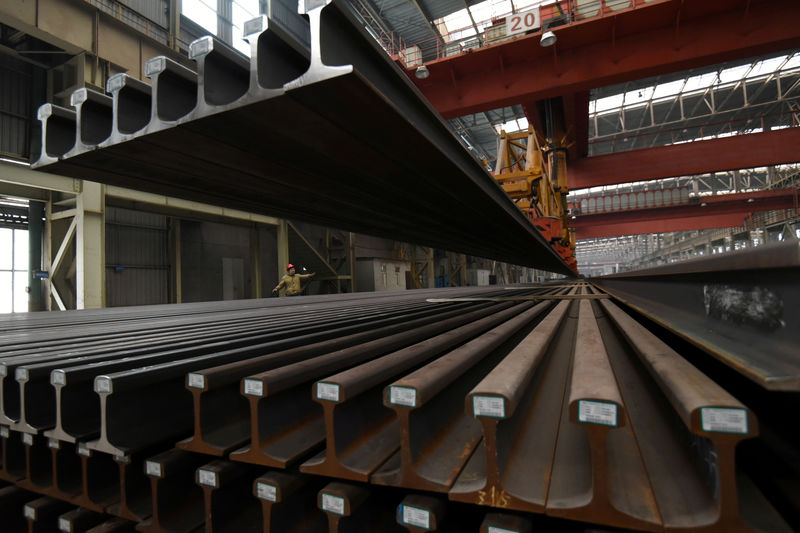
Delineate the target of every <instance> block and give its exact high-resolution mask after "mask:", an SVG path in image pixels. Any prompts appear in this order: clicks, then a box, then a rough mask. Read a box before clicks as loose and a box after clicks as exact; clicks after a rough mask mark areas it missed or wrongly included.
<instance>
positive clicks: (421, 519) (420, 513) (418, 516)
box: [400, 505, 431, 529]
mask: <svg viewBox="0 0 800 533" xmlns="http://www.w3.org/2000/svg"><path fill="white" fill-rule="evenodd" d="M400 507H402V512H401V514H400V516H401V518H402V520H403V523H404V524H408V525H409V526H417V527H424V528H425V529H428V528H429V527H431V513H430V512H429V511H427V510H425V509H420V508H418V507H411V506H410V505H401V506H400Z"/></svg>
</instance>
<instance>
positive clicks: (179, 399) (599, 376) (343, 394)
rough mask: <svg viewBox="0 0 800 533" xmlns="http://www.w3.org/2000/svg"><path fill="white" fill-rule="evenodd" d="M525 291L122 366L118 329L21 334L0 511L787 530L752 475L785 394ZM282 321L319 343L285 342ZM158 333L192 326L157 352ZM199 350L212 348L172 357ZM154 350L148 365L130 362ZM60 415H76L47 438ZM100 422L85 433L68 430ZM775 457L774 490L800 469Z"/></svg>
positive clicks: (363, 308) (603, 311)
mask: <svg viewBox="0 0 800 533" xmlns="http://www.w3.org/2000/svg"><path fill="white" fill-rule="evenodd" d="M514 289H515V290H513V291H509V290H505V289H499V288H485V289H484V288H480V289H479V288H463V289H448V290H438V291H409V292H408V293H400V294H397V295H381V296H370V297H366V298H356V297H351V298H343V299H341V300H339V299H336V298H333V297H328V298H322V297H317V298H314V299H308V300H306V302H309V303H308V304H307V305H303V307H302V308H296V307H295V306H296V305H297V304H296V303H295V302H291V304H289V303H288V302H287V306H284V305H281V304H282V302H278V303H277V304H269V305H265V306H260V305H259V303H258V302H250V303H247V304H246V305H244V306H242V307H237V306H236V305H233V304H231V305H229V306H220V307H219V308H217V310H216V312H215V313H203V312H201V311H200V309H199V308H196V307H187V310H188V311H190V312H189V313H187V317H189V318H181V319H178V318H177V317H178V315H180V313H179V311H178V309H179V308H180V306H177V307H176V308H173V309H169V308H166V309H165V308H158V309H157V308H149V309H147V310H140V311H139V312H132V311H126V312H124V313H123V312H120V313H119V315H118V316H117V320H114V321H113V323H115V324H117V325H118V326H121V327H120V337H121V338H122V339H123V342H122V343H121V344H124V345H125V347H124V348H121V349H120V350H119V357H118V358H114V357H112V356H111V355H112V354H111V351H112V350H110V347H111V346H113V342H114V336H113V334H111V332H110V331H109V326H110V325H111V321H110V318H111V317H106V318H107V320H106V321H100V322H98V323H97V324H91V322H92V320H94V316H96V315H93V314H92V313H89V314H87V318H86V320H84V321H82V320H81V319H80V318H79V317H80V315H68V316H65V317H63V320H56V319H53V318H48V319H46V320H45V319H42V323H41V324H40V329H38V330H37V329H35V328H32V327H29V326H30V325H31V324H32V323H33V322H35V321H33V322H28V327H22V324H23V322H20V321H18V320H16V319H15V320H12V321H11V322H12V323H14V324H16V327H15V328H14V329H15V332H14V333H12V336H13V337H14V340H13V343H12V346H13V347H12V349H11V350H10V352H11V355H9V356H7V357H0V362H4V363H6V366H5V368H11V369H13V372H12V374H13V375H14V377H20V378H22V379H21V380H16V379H15V380H12V381H13V382H15V383H17V384H18V386H19V388H18V391H17V400H18V413H19V414H18V415H17V416H18V418H17V419H16V420H15V421H12V423H11V424H0V445H1V447H0V450H1V451H2V453H1V454H0V461H1V462H0V483H12V484H13V485H14V487H13V490H9V487H6V488H2V487H0V513H2V512H5V511H3V510H4V509H6V508H8V509H17V510H18V511H19V512H24V508H23V505H22V504H19V502H24V503H28V502H30V501H34V500H38V499H40V498H43V497H44V498H48V500H42V501H47V502H49V501H53V502H61V503H63V504H64V505H65V506H66V507H63V509H62V513H61V514H63V513H72V514H71V515H69V517H72V516H75V517H87V518H85V519H86V520H88V521H91V522H93V523H94V525H93V527H95V528H102V527H105V528H108V529H107V530H108V531H114V530H120V531H125V530H128V531H129V530H131V528H132V527H133V526H134V525H135V527H136V529H137V530H138V531H142V532H148V533H149V532H152V533H155V532H169V533H195V532H197V531H209V532H218V531H237V532H238V531H254V532H257V531H276V532H281V533H284V532H285V533H314V532H317V531H323V532H324V531H336V532H347V531H355V532H359V533H360V532H364V531H367V532H369V531H374V532H380V533H385V532H387V531H389V532H391V531H398V532H399V531H414V532H417V531H442V532H452V533H462V532H469V531H475V532H477V531H486V532H487V533H488V532H491V533H497V532H502V533H505V532H507V531H512V532H517V533H526V532H529V531H531V530H533V529H543V530H555V529H557V530H564V531H572V530H574V531H582V530H583V528H587V527H588V528H597V527H603V526H605V527H619V528H625V529H631V530H637V531H678V530H681V531H710V532H714V531H718V532H728V531H752V530H760V531H770V532H772V531H776V532H782V531H790V530H791V529H790V527H789V525H788V524H787V519H786V518H785V517H786V516H790V515H791V509H790V510H789V515H787V514H786V513H787V507H786V506H787V503H786V501H781V500H773V499H772V498H775V497H776V496H775V494H776V493H775V492H771V490H772V488H774V487H771V486H770V485H769V483H767V484H764V479H763V477H764V476H760V477H759V475H758V470H757V468H756V470H754V469H753V468H754V467H753V465H758V464H759V463H758V462H755V463H753V464H743V461H744V459H743V457H747V458H748V460H750V461H752V460H753V459H752V458H753V454H754V453H758V451H759V450H761V449H762V447H763V446H766V445H767V444H769V445H772V443H773V440H774V434H775V431H776V426H775V423H776V422H775V416H774V415H772V414H770V413H769V412H768V411H764V410H763V409H764V405H771V404H770V403H769V401H767V400H769V398H772V396H765V397H756V399H755V400H754V399H753V398H754V397H753V396H752V394H751V393H750V392H747V391H741V389H739V388H738V387H734V388H731V387H730V386H729V385H728V384H727V381H720V382H716V381H715V380H714V379H712V378H711V377H709V375H707V374H705V373H704V372H702V371H701V370H699V369H698V368H697V367H696V366H695V365H693V364H692V363H691V362H690V360H689V359H688V358H687V357H685V354H684V351H685V347H683V346H682V345H680V346H676V347H673V346H672V345H671V344H668V343H667V342H666V340H662V339H661V338H660V337H659V336H657V335H656V334H655V333H653V332H651V331H650V329H649V328H648V327H646V326H647V324H646V323H643V322H640V317H638V316H635V315H632V314H630V312H629V311H627V310H626V308H624V307H623V306H622V304H621V303H618V302H617V301H615V300H614V299H613V298H608V297H598V296H602V295H601V294H600V291H599V289H596V288H595V287H593V286H592V285H591V284H589V283H587V282H584V281H578V282H574V283H560V284H543V285H537V286H528V287H523V286H520V287H514ZM273 305H274V306H275V307H274V308H273ZM287 309H297V310H298V312H300V313H305V315H304V316H307V317H308V318H307V319H305V320H307V321H310V322H311V324H309V327H310V328H311V329H310V330H306V329H303V328H301V330H300V331H288V330H287V329H286V328H285V327H284V324H285V322H284V321H283V320H282V319H281V316H282V315H283V314H285V311H286V310H287ZM301 309H302V310H301ZM192 310H194V311H197V312H192ZM292 312H293V313H294V312H295V311H292ZM260 313H263V316H261V317H258V315H259V314H260ZM112 314H113V313H112ZM148 314H150V317H148ZM155 316H158V317H173V318H168V319H167V320H169V321H170V324H169V326H167V329H164V330H163V331H158V332H150V331H148V328H147V327H146V326H145V325H146V324H149V323H150V322H151V321H152V320H153V317H155ZM212 317H215V319H214V318H212ZM315 317H316V318H315ZM128 321H130V322H131V323H128ZM237 321H241V323H242V324H243V325H245V324H246V326H245V327H250V328H258V331H251V332H249V334H245V335H244V337H242V335H243V329H242V328H237V327H236V324H237ZM133 323H136V324H138V326H133V325H132V324H133ZM65 324H70V325H71V327H74V326H75V325H80V328H81V330H82V331H84V332H85V333H86V335H85V339H84V340H83V342H81V339H79V338H78V337H77V336H75V337H73V338H71V340H70V341H69V348H68V349H67V351H66V352H64V353H62V352H59V351H58V350H57V347H56V345H55V344H50V340H47V339H51V338H52V337H51V333H52V331H53V330H60V329H61V328H63V327H65ZM217 326H218V327H217ZM204 328H205V329H208V330H209V332H210V333H209V336H208V337H207V338H208V339H212V340H211V341H209V342H208V343H207V346H210V347H209V348H208V349H201V348H192V350H198V351H191V350H190V351H189V352H187V356H186V357H183V358H178V359H172V360H170V359H169V358H168V356H164V357H159V354H170V353H180V349H179V348H174V346H175V345H176V343H180V342H183V341H181V340H179V341H175V340H174V338H173V336H176V337H180V336H181V335H184V334H185V336H186V337H187V338H189V337H191V336H192V335H202V334H203V333H202V331H203V329H204ZM37 331H40V332H41V333H42V337H43V339H45V340H43V341H41V342H42V343H43V345H42V346H41V349H42V350H43V352H42V355H41V356H40V357H41V358H42V359H44V360H37V359H36V353H35V352H36V346H37V344H38V342H40V341H38V340H37V338H36V332H37ZM22 332H25V341H24V342H20V340H21V337H20V335H21V334H22ZM170 332H171V333H172V334H173V335H170V334H169V333H170ZM95 333H97V334H96V335H95ZM226 334H228V335H230V337H231V338H232V339H233V342H242V345H241V347H240V348H234V349H227V348H226V347H225V346H223V345H224V338H225V335H226ZM140 337H141V338H140ZM204 338H205V337H204ZM242 338H247V339H250V341H251V343H252V344H247V342H245V341H243V340H242ZM84 343H86V344H85V345H84ZM142 343H148V344H147V346H149V347H150V348H151V349H152V353H145V354H133V353H130V351H129V350H136V349H138V348H141V347H142V346H144V344H142ZM216 344H219V346H216ZM212 345H214V346H212ZM159 346H161V348H159ZM23 350H24V351H25V352H26V353H21V351H23ZM102 350H109V353H105V352H102ZM0 352H2V347H0ZM75 352H79V353H81V354H82V355H81V356H80V357H75V356H74V353H75ZM97 352H102V353H97ZM92 357H97V358H96V359H89V360H90V361H91V363H87V362H86V359H85V358H92ZM28 359H29V360H28ZM76 359H79V363H80V364H78V365H74V366H70V365H72V362H73V361H75V360H76ZM23 360H24V361H25V362H22V361H23ZM126 361H127V362H126ZM220 362H221V363H223V364H216V363H220ZM139 364H143V365H145V366H141V367H140V366H137V365H139ZM126 365H128V366H126ZM20 369H22V370H25V371H26V372H27V374H22V373H19V374H18V373H17V370H20ZM109 369H112V370H113V369H117V370H119V371H118V372H116V373H114V372H108V370H109ZM48 372H49V373H50V376H49V377H50V379H47V378H48ZM735 375H736V374H735ZM722 377H725V376H722ZM745 381H746V380H745ZM46 385H47V386H49V387H50V392H44V388H43V387H44V386H46ZM29 386H30V389H28V387H29ZM37 387H40V388H37ZM81 387H82V388H81ZM26 391H27V392H26ZM739 392H747V394H746V396H745V397H742V398H740V399H737V398H736V397H735V396H734V395H735V394H738V393H739ZM53 393H57V394H53ZM732 393H733V394H732ZM763 393H764V394H768V391H763ZM69 394H76V397H75V398H72V399H70V398H68V397H67V395H69ZM745 399H746V400H747V401H745ZM787 400H789V398H788V397H787V398H781V399H779V400H770V401H773V402H774V401H779V402H783V403H787ZM48 402H49V404H48ZM115 402H116V403H115ZM751 402H754V403H752V404H751ZM29 404H30V405H29ZM46 404H48V405H46ZM34 405H35V407H33V406H34ZM93 405H94V406H96V407H91V406H93ZM788 405H789V406H790V407H791V405H793V404H792V403H791V402H789V403H788ZM95 408H96V409H97V411H95ZM753 408H756V409H760V411H758V410H756V409H753ZM48 409H49V410H50V411H49V412H51V413H56V414H58V412H60V411H63V412H62V413H61V414H62V415H64V414H66V413H67V412H70V413H71V414H70V415H69V416H68V417H66V418H62V423H60V424H57V425H56V426H51V427H50V429H46V427H47V425H46V424H44V423H43V422H41V421H42V420H45V417H44V416H43V415H38V414H37V413H47V412H48ZM10 412H11V411H10ZM82 412H83V413H84V414H85V417H84V418H85V419H86V420H93V422H91V424H94V426H91V427H89V426H87V427H89V430H86V431H83V432H79V431H77V430H75V429H74V428H73V426H72V425H71V424H70V423H66V424H65V423H64V421H66V420H67V419H72V420H80V419H81V418H82V417H81V413H82ZM787 412H790V410H789V411H787ZM94 413H98V414H94ZM757 413H759V414H758V416H757ZM12 414H13V413H12ZM762 414H763V415H764V416H765V417H766V419H767V423H762ZM56 419H58V417H56ZM22 421H24V422H25V424H27V426H30V427H27V426H26V425H23V424H22ZM36 424H41V427H36V426H35V425H36ZM59 427H60V428H61V431H63V434H62V435H61V437H62V438H59V436H58V435H59V433H57V430H58V428H59ZM31 428H33V429H36V430H37V431H36V432H34V431H32V429H31ZM763 428H766V429H763ZM762 429H763V432H764V433H765V435H764V436H762V435H761V433H762ZM68 430H69V432H72V433H74V434H70V433H69V432H68ZM779 433H780V432H779ZM782 436H783V437H784V438H788V437H786V436H785V435H782ZM762 439H763V444H762ZM766 439H770V440H766ZM779 442H780V441H779ZM785 442H787V443H790V442H793V441H792V440H791V439H789V440H787V441H785ZM752 443H756V444H757V446H755V447H752V446H751V447H749V448H747V453H746V454H745V455H742V452H741V450H742V449H743V446H745V445H751V444H752ZM123 444H127V445H125V446H123ZM769 449H775V450H779V451H780V450H782V451H780V453H775V454H774V455H771V456H770V460H771V462H770V464H769V465H768V466H770V470H766V471H765V472H769V473H770V475H771V476H774V475H775V473H776V472H777V470H775V469H776V468H778V466H776V465H780V464H784V465H791V461H792V460H796V454H794V455H793V454H792V452H791V451H787V450H786V449H785V446H784V449H781V448H769ZM793 457H794V459H792V458H793ZM756 459H757V458H756ZM781 461H784V462H783V463H781ZM784 468H786V472H791V467H790V466H787V467H784ZM792 475H793V474H791V473H788V474H786V475H785V479H784V480H778V485H779V486H784V487H790V486H791V479H794V478H792V477H791V476H792ZM786 483H789V485H786ZM768 489H769V490H768ZM787 490H789V489H787ZM4 491H5V492H4ZM790 493H791V492H790V490H789V492H786V498H789V500H788V501H791V499H790V496H789V495H790ZM3 494H8V498H9V500H8V504H7V506H5V507H4V505H3V503H2V501H3V498H2V496H3ZM779 496H780V494H779ZM323 497H324V502H325V504H324V505H323ZM781 497H783V496H781ZM773 502H775V504H773ZM37 505H39V504H37ZM52 505H56V504H52ZM776 505H778V507H779V509H778V508H777V507H776ZM788 505H789V506H790V504H788ZM34 507H36V506H34ZM76 507H78V508H79V509H81V510H80V511H76V510H75V508H76ZM42 508H43V509H44V508H45V507H42ZM779 511H780V512H779ZM14 512H17V511H14ZM32 512H33V511H31V513H32ZM61 514H59V515H57V516H56V515H54V517H53V518H52V520H50V519H48V520H50V522H47V524H50V525H45V522H40V521H39V522H37V521H35V520H33V519H31V518H28V519H27V520H26V521H25V522H19V520H20V519H19V515H17V518H16V519H15V520H17V522H18V523H23V524H24V526H25V527H27V526H30V527H33V528H47V527H50V526H51V525H52V524H55V522H53V520H56V519H57V518H58V517H59V516H61ZM109 516H113V517H116V518H117V520H116V521H110V520H109V518H108V517H109ZM37 524H38V525H37ZM589 524H594V525H589ZM126 528H127V529H126ZM37 530H38V529H37ZM100 531H102V529H101V530H100Z"/></svg>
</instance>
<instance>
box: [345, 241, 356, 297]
mask: <svg viewBox="0 0 800 533" xmlns="http://www.w3.org/2000/svg"><path fill="white" fill-rule="evenodd" d="M349 244H350V247H349V251H348V257H347V258H348V263H349V265H350V292H356V234H355V233H353V232H352V231H351V232H350V235H349Z"/></svg>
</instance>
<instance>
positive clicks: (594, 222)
mask: <svg viewBox="0 0 800 533" xmlns="http://www.w3.org/2000/svg"><path fill="white" fill-rule="evenodd" d="M797 193H798V191H797V189H796V188H789V189H776V190H767V191H755V192H748V193H737V194H722V195H717V196H702V197H696V198H692V202H691V203H689V204H684V205H677V206H671V207H655V208H648V209H629V210H625V211H614V212H610V213H595V214H585V215H577V216H575V217H574V218H572V219H571V220H570V227H571V228H575V238H576V239H590V238H600V237H617V236H620V235H637V234H642V233H662V232H669V231H688V230H699V229H711V228H728V227H737V226H741V225H742V224H743V223H744V220H745V218H747V217H748V216H750V215H751V214H752V213H755V212H757V211H772V210H777V209H795V210H796V209H797V206H798V199H797V198H798V197H797Z"/></svg>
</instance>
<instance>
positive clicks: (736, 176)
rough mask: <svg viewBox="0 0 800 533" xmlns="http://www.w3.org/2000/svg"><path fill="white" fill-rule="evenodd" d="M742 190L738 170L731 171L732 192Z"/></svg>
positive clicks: (740, 176)
mask: <svg viewBox="0 0 800 533" xmlns="http://www.w3.org/2000/svg"><path fill="white" fill-rule="evenodd" d="M740 190H742V175H741V172H740V171H738V170H734V171H733V192H739V191H740Z"/></svg>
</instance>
